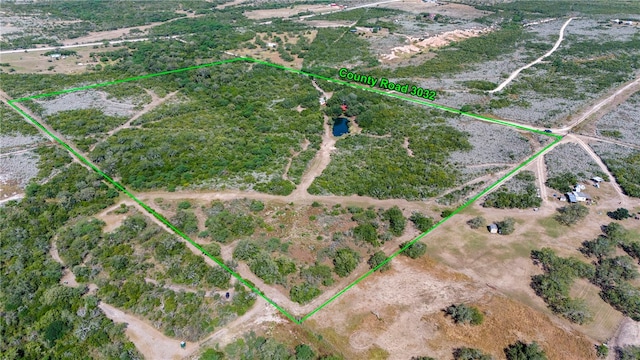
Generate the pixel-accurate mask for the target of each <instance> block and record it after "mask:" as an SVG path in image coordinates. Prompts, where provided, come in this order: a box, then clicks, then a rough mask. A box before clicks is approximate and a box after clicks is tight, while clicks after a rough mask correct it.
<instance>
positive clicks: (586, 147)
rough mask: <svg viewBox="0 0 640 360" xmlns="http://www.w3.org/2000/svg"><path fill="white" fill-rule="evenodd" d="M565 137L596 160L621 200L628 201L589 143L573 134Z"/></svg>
mask: <svg viewBox="0 0 640 360" xmlns="http://www.w3.org/2000/svg"><path fill="white" fill-rule="evenodd" d="M565 139H567V141H571V142H575V143H577V144H578V145H580V146H582V148H583V149H584V151H586V152H587V154H589V156H591V158H592V159H593V160H594V161H595V162H596V164H598V166H600V170H602V172H604V173H605V174H607V176H608V177H609V181H610V182H611V185H612V186H613V188H614V189H615V190H616V192H617V193H618V195H619V196H620V199H621V200H622V202H623V203H624V204H626V203H627V202H628V198H627V196H626V195H625V194H624V192H623V191H622V188H621V187H620V185H619V184H618V182H617V181H616V178H615V177H614V176H613V174H611V172H610V171H609V168H607V166H606V165H605V164H604V162H603V161H602V159H600V157H599V156H598V154H596V153H595V152H594V151H593V150H592V149H591V147H590V146H589V145H587V144H586V143H585V142H584V141H582V139H580V138H578V137H577V136H574V135H573V134H570V135H567V137H566V138H565Z"/></svg>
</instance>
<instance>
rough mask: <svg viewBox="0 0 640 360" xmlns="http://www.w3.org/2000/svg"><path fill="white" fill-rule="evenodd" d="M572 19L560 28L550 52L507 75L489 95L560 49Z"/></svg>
mask: <svg viewBox="0 0 640 360" xmlns="http://www.w3.org/2000/svg"><path fill="white" fill-rule="evenodd" d="M573 19H574V18H569V20H567V21H566V22H565V23H564V25H562V27H561V28H560V35H559V36H558V40H557V41H556V43H555V44H554V45H553V47H552V48H551V50H549V51H548V52H547V53H545V54H544V55H542V56H540V57H539V58H537V59H535V60H533V61H532V62H530V63H529V64H527V65H525V66H523V67H521V68H519V69H517V70H516V71H514V72H512V73H511V75H509V77H508V78H507V80H505V81H503V82H502V83H501V84H500V85H498V87H497V88H495V89H493V90H489V93H490V94H493V93H495V92H498V91H501V90H502V89H504V88H505V86H507V85H509V83H510V82H511V81H513V79H515V78H516V77H517V76H518V74H520V72H521V71H522V70H526V69H528V68H530V67H532V66H533V65H535V64H538V63H540V62H541V61H542V60H544V59H545V58H546V57H548V56H550V55H551V54H553V53H554V52H555V51H556V50H557V49H558V47H560V43H562V39H563V38H564V29H565V28H566V27H567V25H569V23H570V22H571V20H573Z"/></svg>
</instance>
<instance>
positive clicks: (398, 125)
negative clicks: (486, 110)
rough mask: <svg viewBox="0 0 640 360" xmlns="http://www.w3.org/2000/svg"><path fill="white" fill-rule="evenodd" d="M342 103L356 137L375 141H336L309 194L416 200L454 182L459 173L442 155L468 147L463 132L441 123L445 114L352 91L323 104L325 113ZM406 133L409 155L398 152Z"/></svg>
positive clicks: (335, 112)
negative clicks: (354, 126)
mask: <svg viewBox="0 0 640 360" xmlns="http://www.w3.org/2000/svg"><path fill="white" fill-rule="evenodd" d="M343 102H345V103H346V104H348V109H347V112H346V115H347V116H355V120H356V122H357V123H358V125H359V126H360V127H361V128H362V133H363V134H370V135H376V136H377V137H369V136H362V135H353V136H348V137H346V138H345V139H341V140H340V141H339V142H338V143H337V144H336V147H337V148H338V150H337V151H336V153H335V155H332V160H331V163H330V164H329V166H328V167H327V168H326V169H325V171H324V172H323V173H322V175H321V176H319V177H318V178H316V180H315V181H314V183H313V184H312V186H311V187H310V188H309V192H310V193H312V194H336V195H350V194H357V195H364V196H372V197H376V198H381V199H386V198H405V199H409V200H417V199H425V198H429V197H433V196H436V195H438V194H439V193H440V192H442V191H443V190H445V189H447V188H450V187H451V186H452V184H456V183H457V181H458V179H459V176H460V173H459V170H458V169H457V168H456V166H454V165H453V164H451V163H449V161H448V155H449V153H450V152H453V151H456V150H462V151H468V150H470V149H471V145H470V144H469V142H468V140H467V138H468V137H469V134H467V133H465V132H462V131H458V130H456V129H454V128H453V127H451V126H448V125H446V124H445V119H444V117H445V116H448V115H446V114H444V113H442V112H440V111H438V110H426V109H424V108H421V107H418V106H411V105H409V106H407V104H406V103H401V102H399V101H396V100H392V99H387V98H384V97H382V96H380V95H378V94H371V93H368V92H365V91H361V90H356V89H342V90H339V91H336V93H334V95H333V97H332V98H331V100H330V101H329V102H328V103H327V110H326V111H327V113H328V115H330V116H331V117H335V116H338V115H339V114H340V113H341V112H342V110H341V109H340V105H341V104H342V103H343ZM390 119H393V120H390ZM409 135H410V136H411V145H410V146H411V150H412V151H413V154H414V156H413V157H410V156H407V152H406V150H405V149H403V148H402V143H403V141H404V137H405V136H409Z"/></svg>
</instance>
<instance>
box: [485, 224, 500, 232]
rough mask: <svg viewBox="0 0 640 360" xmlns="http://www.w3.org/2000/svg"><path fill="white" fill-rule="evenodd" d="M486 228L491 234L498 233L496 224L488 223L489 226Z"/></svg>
mask: <svg viewBox="0 0 640 360" xmlns="http://www.w3.org/2000/svg"><path fill="white" fill-rule="evenodd" d="M487 229H488V230H489V232H490V233H492V234H497V233H498V225H496V224H489V226H487Z"/></svg>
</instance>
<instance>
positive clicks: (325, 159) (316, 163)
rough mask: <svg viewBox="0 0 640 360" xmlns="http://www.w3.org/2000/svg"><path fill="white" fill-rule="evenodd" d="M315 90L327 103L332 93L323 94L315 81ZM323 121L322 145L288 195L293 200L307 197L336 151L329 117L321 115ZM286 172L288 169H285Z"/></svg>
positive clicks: (313, 81)
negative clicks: (298, 183)
mask: <svg viewBox="0 0 640 360" xmlns="http://www.w3.org/2000/svg"><path fill="white" fill-rule="evenodd" d="M311 84H312V85H313V87H314V88H316V90H318V91H319V92H320V93H321V94H322V97H324V99H325V101H328V100H329V99H330V98H331V96H333V93H327V92H325V91H324V90H323V89H322V88H321V87H320V86H318V84H317V83H316V81H315V80H312V81H311ZM323 116H324V120H323V123H322V128H323V130H324V131H323V133H322V144H320V150H318V152H317V153H316V155H315V156H314V157H313V159H312V160H311V161H310V162H309V165H308V166H307V169H306V170H305V172H304V173H303V174H302V177H301V178H300V185H298V186H297V187H296V189H295V190H294V191H293V192H292V193H291V195H289V196H290V197H293V198H295V199H301V198H304V197H306V196H308V195H309V193H308V192H307V190H308V189H309V186H311V184H312V183H313V181H314V180H315V179H316V178H317V177H318V176H320V175H321V174H322V172H323V171H324V169H326V168H327V166H328V165H329V163H330V162H331V152H332V151H334V150H336V147H335V145H336V141H337V139H336V138H335V137H334V136H333V134H332V133H331V126H330V125H329V117H328V116H327V115H323ZM287 170H288V168H287Z"/></svg>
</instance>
